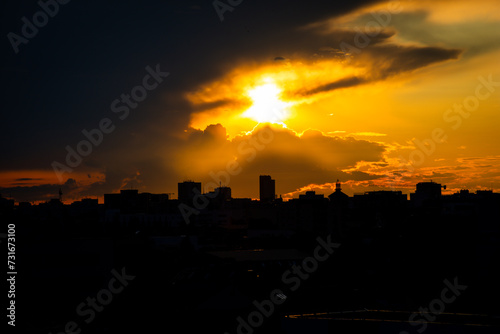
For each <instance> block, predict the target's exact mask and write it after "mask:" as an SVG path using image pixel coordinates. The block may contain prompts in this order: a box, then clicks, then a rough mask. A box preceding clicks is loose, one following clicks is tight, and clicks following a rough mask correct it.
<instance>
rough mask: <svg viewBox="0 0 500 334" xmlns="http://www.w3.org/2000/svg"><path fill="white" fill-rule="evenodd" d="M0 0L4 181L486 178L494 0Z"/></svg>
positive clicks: (499, 174) (279, 182) (371, 186)
mask: <svg viewBox="0 0 500 334" xmlns="http://www.w3.org/2000/svg"><path fill="white" fill-rule="evenodd" d="M0 6H1V9H2V10H1V12H0V13H1V14H0V15H1V20H0V30H1V35H2V36H3V37H2V42H1V43H0V55H1V56H0V57H1V58H0V61H1V63H0V78H1V80H0V84H1V91H0V101H1V103H2V107H1V115H2V118H1V122H0V136H1V137H0V140H1V142H2V155H1V160H0V194H1V195H2V196H3V197H10V198H13V199H15V200H16V201H29V202H40V201H46V200H49V199H50V198H55V197H57V196H58V192H59V189H61V190H62V192H63V199H64V201H65V202H71V201H74V200H79V199H81V198H86V197H91V198H96V197H97V198H99V199H100V201H101V202H102V198H103V194H105V193H113V192H118V191H119V190H120V189H130V188H134V189H139V191H141V192H151V193H171V194H173V197H174V198H175V197H176V196H177V183H178V182H182V181H185V180H194V181H198V182H202V184H203V188H204V190H205V191H206V192H208V191H211V190H213V188H214V187H217V186H218V185H220V184H221V185H225V186H229V187H231V188H232V195H233V197H245V198H258V193H259V189H258V176H259V175H271V176H272V177H273V179H275V180H276V192H277V194H278V195H281V196H282V197H283V198H284V199H289V198H293V197H298V195H299V194H301V193H304V192H305V191H308V190H314V191H316V193H320V194H325V195H328V194H330V193H331V192H332V191H333V189H334V188H335V182H336V180H337V179H338V180H340V181H341V182H342V189H343V191H344V192H345V193H346V194H348V195H352V194H355V193H363V192H366V191H375V190H398V191H402V192H403V193H405V194H409V193H410V192H413V191H414V190H415V185H416V183H418V182H422V181H430V180H432V181H434V182H438V183H441V184H443V185H446V186H447V189H446V190H445V191H444V192H445V193H453V192H456V191H458V190H460V189H469V190H471V191H476V190H479V189H493V190H494V191H496V192H499V191H500V145H499V139H500V133H499V130H500V129H499V126H500V112H499V111H500V66H499V65H500V3H499V2H498V1H497V0H477V1H466V0H455V1H445V0H432V1H431V0H420V1H397V0H392V1H386V0H384V1H361V0H359V1H349V2H336V1H310V2H305V1H284V0H283V1H281V0H277V1H263V0H255V1H248V0H247V1H240V0H232V1H228V0H224V1H222V0H221V1H152V0H146V1H132V0H121V1H117V0H105V1H97V0H89V1H76V0H73V1H67V0H59V2H56V1H55V0H42V1H41V2H37V1H24V0H23V1H19V0H16V1H14V0H7V1H3V2H2V4H1V5H0ZM42 7H45V13H46V14H44V12H42V11H43V10H44V9H43V8H42Z"/></svg>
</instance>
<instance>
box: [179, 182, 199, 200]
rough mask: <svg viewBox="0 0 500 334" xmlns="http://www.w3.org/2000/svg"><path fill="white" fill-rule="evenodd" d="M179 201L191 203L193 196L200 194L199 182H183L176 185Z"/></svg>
mask: <svg viewBox="0 0 500 334" xmlns="http://www.w3.org/2000/svg"><path fill="white" fill-rule="evenodd" d="M177 194H178V198H179V201H181V202H186V203H192V202H193V199H194V196H196V195H197V194H201V182H193V181H184V182H182V183H178V184H177Z"/></svg>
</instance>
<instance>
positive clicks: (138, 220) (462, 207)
mask: <svg viewBox="0 0 500 334" xmlns="http://www.w3.org/2000/svg"><path fill="white" fill-rule="evenodd" d="M442 188H444V186H442V185H441V184H439V183H435V182H432V181H430V182H421V183H418V184H417V185H416V191H415V192H414V193H412V194H410V200H408V198H407V195H405V194H403V193H402V192H401V191H386V190H384V191H369V192H365V193H363V194H355V195H354V196H348V195H346V194H345V193H344V192H342V188H341V183H340V182H339V181H338V180H337V183H336V188H335V191H334V192H333V193H332V194H330V195H329V196H328V197H325V196H324V195H322V194H316V193H315V192H314V191H307V192H306V193H305V194H301V195H299V197H298V198H294V199H291V200H288V201H283V200H282V199H281V198H278V197H277V196H276V186H275V180H274V179H272V178H271V176H270V175H261V176H260V177H259V195H260V199H259V200H252V199H249V198H233V197H232V194H231V188H229V187H225V186H222V185H221V186H220V187H218V188H216V189H214V190H213V191H210V192H208V193H202V184H201V182H194V181H185V182H181V183H179V184H178V189H177V190H178V198H177V199H172V198H171V196H170V194H151V193H139V191H138V190H135V189H128V190H121V191H120V193H115V194H105V195H104V204H98V201H97V199H82V200H81V201H76V202H73V203H72V204H70V205H63V204H62V202H61V199H60V198H59V199H52V200H51V201H49V202H46V203H42V204H39V205H30V204H29V203H19V204H18V205H15V203H14V201H13V200H9V199H5V198H2V197H0V208H1V210H2V214H5V213H6V212H9V211H11V212H13V213H15V214H17V215H20V216H22V217H32V218H36V219H37V220H39V221H51V222H53V223H54V224H56V225H57V224H65V223H67V222H72V223H74V222H79V223H80V224H82V225H83V224H85V222H92V224H90V223H89V226H90V225H92V226H93V225H95V224H98V225H99V226H101V227H102V229H104V230H123V231H129V230H141V231H155V233H167V234H168V233H172V231H174V230H179V229H182V228H184V227H185V225H186V219H185V217H184V215H185V214H184V213H183V212H181V210H180V209H179V207H180V205H181V204H183V205H184V206H185V207H188V208H191V209H192V212H191V213H190V216H189V224H190V225H191V228H203V227H208V228H224V229H227V230H231V231H240V232H241V233H245V234H246V235H247V237H252V236H262V235H268V236H276V235H287V234H290V231H309V232H315V233H332V232H339V233H340V232H341V233H342V234H345V233H348V232H349V230H352V229H357V228H359V227H360V226H365V227H366V226H378V227H382V226H385V225H387V224H397V223H398V222H399V223H401V222H403V221H405V220H408V219H409V217H412V216H415V215H418V214H420V213H421V212H427V213H428V212H432V213H433V215H434V216H435V217H464V216H465V217H467V216H481V215H488V216H493V217H496V218H500V212H499V209H497V208H499V207H500V194H498V193H493V192H492V191H477V192H476V193H470V192H469V191H468V190H462V191H460V192H459V193H456V194H453V195H442V193H441V189H442ZM61 195H62V193H60V197H61ZM162 231H163V232H162Z"/></svg>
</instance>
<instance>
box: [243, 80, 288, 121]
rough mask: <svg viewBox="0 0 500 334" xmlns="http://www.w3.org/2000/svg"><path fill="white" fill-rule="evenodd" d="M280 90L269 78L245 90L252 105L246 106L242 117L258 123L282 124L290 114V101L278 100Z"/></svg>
mask: <svg viewBox="0 0 500 334" xmlns="http://www.w3.org/2000/svg"><path fill="white" fill-rule="evenodd" d="M281 92H282V90H281V89H280V88H279V87H278V86H277V85H276V83H275V82H274V81H273V80H272V79H270V78H266V79H264V83H263V84H262V85H260V86H257V87H255V88H253V89H251V90H249V91H247V95H248V97H250V99H251V100H252V106H251V107H250V108H248V109H247V110H246V111H245V112H244V113H243V115H242V116H243V117H248V118H251V119H253V120H255V121H257V122H259V123H276V124H283V125H284V123H283V122H284V121H285V120H287V119H288V117H289V116H290V111H289V107H290V103H287V102H284V101H281V100H280V94H281Z"/></svg>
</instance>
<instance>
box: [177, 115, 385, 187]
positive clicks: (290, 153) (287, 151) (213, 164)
mask: <svg viewBox="0 0 500 334" xmlns="http://www.w3.org/2000/svg"><path fill="white" fill-rule="evenodd" d="M176 150H177V153H176V157H177V166H178V171H177V173H179V174H180V173H184V174H185V176H186V178H188V179H194V180H199V181H202V182H204V183H207V182H213V181H214V179H215V178H214V177H212V176H211V175H222V174H226V173H225V171H226V170H227V165H228V163H235V164H236V166H237V167H238V168H236V169H238V170H240V171H239V173H237V175H234V176H231V177H230V182H229V184H227V185H228V186H230V187H232V188H233V194H235V195H236V196H238V194H239V195H240V196H243V195H244V194H248V193H249V194H252V196H255V197H256V196H257V191H258V188H257V186H256V183H255V182H256V180H258V176H259V175H262V174H270V175H272V176H273V177H274V178H275V179H276V180H277V189H278V190H277V191H280V192H282V193H285V192H289V191H293V190H295V189H297V188H300V187H302V186H304V185H306V184H310V183H313V182H314V183H326V182H334V181H335V180H336V179H337V178H339V177H340V178H342V179H355V180H362V179H366V178H370V177H378V176H370V175H368V174H367V173H362V172H355V173H346V172H343V171H342V169H344V168H347V167H349V166H355V165H356V164H357V163H358V162H359V161H362V160H363V161H379V160H381V159H382V154H383V152H384V151H385V147H384V146H383V145H381V144H379V143H374V142H370V141H367V140H356V139H354V138H352V137H348V138H340V137H332V136H328V135H325V134H323V133H322V132H320V131H316V130H308V131H305V132H304V133H302V134H301V135H300V136H299V135H298V134H296V133H295V132H294V131H292V130H289V129H286V128H282V127H279V126H274V125H273V126H269V125H260V126H258V127H257V128H256V129H254V130H253V131H252V132H251V133H248V134H246V135H240V136H236V137H235V138H233V139H228V136H227V134H226V129H225V128H224V127H223V126H222V125H220V124H217V125H210V126H209V127H207V128H206V129H205V130H204V131H201V130H194V129H192V131H191V133H189V134H188V135H187V137H186V138H185V140H184V141H183V142H182V144H180V145H179V146H178V147H177V149H176ZM223 181H224V182H223V183H225V182H226V180H225V179H224V180H223ZM216 183H217V184H218V182H216Z"/></svg>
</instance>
